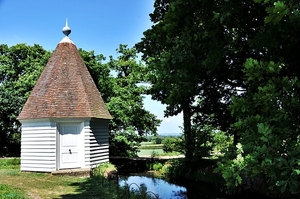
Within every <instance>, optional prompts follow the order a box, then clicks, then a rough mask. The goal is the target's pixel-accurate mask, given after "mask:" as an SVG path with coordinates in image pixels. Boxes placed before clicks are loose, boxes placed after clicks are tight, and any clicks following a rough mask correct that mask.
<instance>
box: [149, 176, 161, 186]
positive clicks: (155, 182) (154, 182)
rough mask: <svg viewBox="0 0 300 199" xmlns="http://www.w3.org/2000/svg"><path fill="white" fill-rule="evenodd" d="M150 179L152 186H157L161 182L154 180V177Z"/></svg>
mask: <svg viewBox="0 0 300 199" xmlns="http://www.w3.org/2000/svg"><path fill="white" fill-rule="evenodd" d="M151 179H152V184H153V185H154V186H158V185H159V184H160V182H161V180H160V179H157V178H154V177H152V178H151Z"/></svg>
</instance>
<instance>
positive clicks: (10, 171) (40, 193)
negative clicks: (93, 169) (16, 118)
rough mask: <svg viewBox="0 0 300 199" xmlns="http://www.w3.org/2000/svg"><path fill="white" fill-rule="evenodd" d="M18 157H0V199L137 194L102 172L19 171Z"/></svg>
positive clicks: (110, 197) (98, 197)
mask: <svg viewBox="0 0 300 199" xmlns="http://www.w3.org/2000/svg"><path fill="white" fill-rule="evenodd" d="M19 163H20V159H18V158H17V159H1V158H0V199H53V198H55V199H73V198H77V199H81V198H82V199H88V198H93V199H102V198H106V199H117V198H129V197H130V198H135V199H138V198H140V196H139V195H133V194H130V193H129V192H128V189H122V188H119V186H118V185H117V184H116V183H114V182H111V181H109V180H106V179H104V178H103V177H102V176H100V175H97V174H95V176H93V177H90V178H89V177H78V176H52V175H51V174H49V173H35V172H21V171H20V165H19Z"/></svg>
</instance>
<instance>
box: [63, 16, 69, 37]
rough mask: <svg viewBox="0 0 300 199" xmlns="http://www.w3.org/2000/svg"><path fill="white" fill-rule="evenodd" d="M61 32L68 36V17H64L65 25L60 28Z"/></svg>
mask: <svg viewBox="0 0 300 199" xmlns="http://www.w3.org/2000/svg"><path fill="white" fill-rule="evenodd" d="M62 32H63V33H64V34H65V35H66V36H69V34H70V33H71V28H69V26H68V19H66V26H65V27H64V28H63V29H62Z"/></svg>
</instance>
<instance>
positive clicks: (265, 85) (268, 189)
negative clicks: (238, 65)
mask: <svg viewBox="0 0 300 199" xmlns="http://www.w3.org/2000/svg"><path fill="white" fill-rule="evenodd" d="M284 68H285V67H284V65H283V64H276V63H274V62H258V61H256V60H252V59H249V60H248V61H247V62H246V64H245V69H244V72H245V76H246V78H247V80H246V81H247V83H248V84H249V89H248V93H247V95H245V96H241V97H236V98H234V103H233V105H232V106H231V111H232V113H233V114H235V115H236V117H237V119H238V120H237V122H236V123H235V124H234V126H233V127H234V128H235V129H236V130H237V131H238V132H239V133H240V135H241V140H240V142H241V145H240V146H242V147H243V150H240V148H237V152H236V153H235V154H236V158H234V159H230V160H225V161H224V162H225V163H222V164H219V168H220V171H221V172H222V175H223V177H224V179H225V180H226V183H227V186H228V188H230V189H235V187H237V186H238V185H241V184H242V179H244V180H247V181H248V183H251V184H252V186H253V187H255V188H256V189H258V190H260V191H263V192H264V193H268V194H270V195H272V194H276V195H282V196H287V195H289V194H298V193H299V185H298V178H299V176H298V175H299V173H298V172H297V171H298V170H299V164H298V162H299V158H298V157H299V155H300V152H299V150H300V148H299V147H300V146H299V123H298V119H297V118H298V117H299V115H298V111H299V110H298V109H299V107H300V100H299V99H300V98H299V97H300V96H299V94H298V93H296V92H294V91H296V90H298V89H299V88H300V83H299V81H298V78H296V77H294V78H289V77H287V76H282V75H281V74H282V70H284ZM258 187H259V188H258Z"/></svg>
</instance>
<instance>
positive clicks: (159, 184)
mask: <svg viewBox="0 0 300 199" xmlns="http://www.w3.org/2000/svg"><path fill="white" fill-rule="evenodd" d="M126 183H127V184H128V186H130V189H135V190H138V189H139V188H140V187H141V184H144V185H145V186H146V187H147V192H148V195H151V196H153V194H152V193H150V192H153V193H154V194H156V195H158V196H159V199H186V198H187V196H186V188H185V187H182V186H178V185H175V184H171V183H168V182H166V181H165V180H162V179H159V178H153V177H145V176H120V178H119V185H120V186H124V185H125V184H126ZM137 185H138V186H137ZM142 186H143V185H142Z"/></svg>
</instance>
